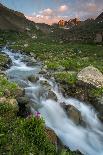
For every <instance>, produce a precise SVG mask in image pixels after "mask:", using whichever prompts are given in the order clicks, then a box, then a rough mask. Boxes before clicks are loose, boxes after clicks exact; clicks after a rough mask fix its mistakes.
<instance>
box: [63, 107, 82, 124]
mask: <svg viewBox="0 0 103 155" xmlns="http://www.w3.org/2000/svg"><path fill="white" fill-rule="evenodd" d="M66 112H67V115H68V117H69V118H70V119H71V120H73V122H74V123H75V124H77V125H79V124H81V121H82V117H81V113H80V112H79V110H78V109H76V108H75V107H74V106H72V105H67V107H66Z"/></svg>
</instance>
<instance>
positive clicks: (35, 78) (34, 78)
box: [28, 76, 39, 82]
mask: <svg viewBox="0 0 103 155" xmlns="http://www.w3.org/2000/svg"><path fill="white" fill-rule="evenodd" d="M28 80H29V81H30V82H37V81H38V80H39V78H38V77H36V76H29V77H28Z"/></svg>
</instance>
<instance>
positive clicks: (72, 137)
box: [2, 48, 103, 155]
mask: <svg viewBox="0 0 103 155" xmlns="http://www.w3.org/2000/svg"><path fill="white" fill-rule="evenodd" d="M2 52H4V53H6V54H8V55H9V57H10V58H11V60H12V63H13V65H12V67H11V68H10V69H8V70H7V71H6V74H7V76H8V77H9V79H10V81H15V82H17V83H18V84H20V85H21V86H23V87H24V89H25V93H26V95H27V96H28V97H29V98H30V101H31V111H32V113H35V111H39V112H40V113H41V116H42V117H43V118H44V120H45V124H46V126H48V127H49V128H51V129H52V130H54V132H55V133H56V134H57V136H58V137H59V138H60V139H61V141H62V142H63V144H64V145H65V146H67V147H69V148H70V149H71V150H73V151H75V150H79V151H80V152H81V153H83V154H84V155H103V125H102V124H101V122H100V121H99V119H98V118H97V115H96V113H95V110H94V109H93V107H92V106H88V105H87V104H85V103H83V102H80V101H79V100H76V99H74V98H69V97H68V98H65V97H64V96H63V95H62V93H61V92H60V90H59V87H58V84H57V83H56V82H55V79H54V78H51V79H49V80H48V79H46V78H44V77H43V76H41V75H40V74H39V72H40V70H41V67H42V66H41V65H40V64H38V65H35V66H27V65H26V63H25V62H23V58H24V57H25V55H23V54H21V53H19V52H18V53H15V52H12V50H8V49H7V48H3V49H2ZM31 75H33V76H36V77H38V81H37V82H33V83H32V82H30V81H29V80H28V77H29V76H31ZM43 81H44V82H46V83H47V84H48V85H49V86H50V91H52V92H53V93H55V95H56V97H57V101H54V100H53V99H52V98H49V99H48V98H47V94H48V91H49V90H48V89H46V87H44V85H42V84H41V82H43ZM60 103H64V104H65V105H73V106H74V107H75V108H76V109H78V110H79V112H80V113H81V116H82V119H83V120H84V122H85V124H86V126H81V125H76V124H75V123H74V122H73V121H72V120H71V119H70V118H69V117H68V116H67V114H66V112H65V111H64V109H63V107H61V104H60Z"/></svg>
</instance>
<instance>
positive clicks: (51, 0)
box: [0, 0, 103, 24]
mask: <svg viewBox="0 0 103 155" xmlns="http://www.w3.org/2000/svg"><path fill="white" fill-rule="evenodd" d="M0 2H1V3H2V4H4V5H5V6H7V7H9V8H11V9H13V10H17V11H20V12H22V13H24V14H25V16H26V17H27V18H28V19H30V20H33V21H35V22H45V23H49V24H52V23H54V22H58V21H59V20H60V19H65V20H69V19H70V18H75V17H78V18H80V19H81V20H85V19H87V18H91V17H96V16H98V15H99V14H100V13H101V12H102V11H103V0H0Z"/></svg>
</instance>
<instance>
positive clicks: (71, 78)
mask: <svg viewBox="0 0 103 155" xmlns="http://www.w3.org/2000/svg"><path fill="white" fill-rule="evenodd" d="M54 77H55V78H56V79H57V80H61V81H65V82H66V83H67V84H75V83H76V81H77V79H76V74H75V73H69V72H60V73H55V74H54Z"/></svg>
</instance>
